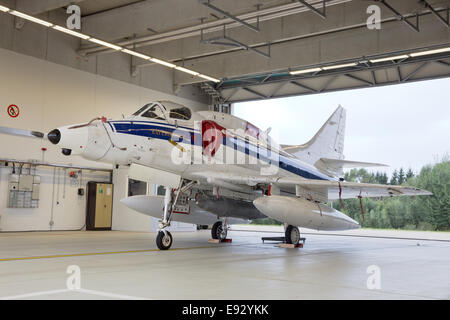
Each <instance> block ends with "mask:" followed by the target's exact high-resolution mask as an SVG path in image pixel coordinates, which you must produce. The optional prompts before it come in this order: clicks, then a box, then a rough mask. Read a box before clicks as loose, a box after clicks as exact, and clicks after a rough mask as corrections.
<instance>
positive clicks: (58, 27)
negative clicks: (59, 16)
mask: <svg viewBox="0 0 450 320" xmlns="http://www.w3.org/2000/svg"><path fill="white" fill-rule="evenodd" d="M53 29H55V30H58V31H61V32H64V33H67V34H70V35H71V36H74V37H78V38H81V39H83V40H88V39H89V38H90V36H87V35H85V34H82V33H79V32H76V31H73V30H70V29H66V28H63V27H61V26H53Z"/></svg>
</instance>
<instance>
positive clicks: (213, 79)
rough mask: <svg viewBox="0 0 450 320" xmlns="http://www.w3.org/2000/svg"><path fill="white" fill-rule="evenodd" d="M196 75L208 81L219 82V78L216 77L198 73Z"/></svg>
mask: <svg viewBox="0 0 450 320" xmlns="http://www.w3.org/2000/svg"><path fill="white" fill-rule="evenodd" d="M198 76H199V77H200V78H203V79H206V80H209V81H212V82H216V83H218V82H220V80H219V79H216V78H213V77H209V76H205V75H204V74H199V75H198Z"/></svg>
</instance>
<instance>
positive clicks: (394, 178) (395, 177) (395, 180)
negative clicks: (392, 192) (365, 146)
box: [389, 169, 398, 185]
mask: <svg viewBox="0 0 450 320" xmlns="http://www.w3.org/2000/svg"><path fill="white" fill-rule="evenodd" d="M389 184H391V185H396V184H398V172H397V169H395V170H394V172H393V173H392V177H391V181H390V182H389Z"/></svg>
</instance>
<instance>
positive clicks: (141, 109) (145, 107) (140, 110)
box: [133, 103, 152, 116]
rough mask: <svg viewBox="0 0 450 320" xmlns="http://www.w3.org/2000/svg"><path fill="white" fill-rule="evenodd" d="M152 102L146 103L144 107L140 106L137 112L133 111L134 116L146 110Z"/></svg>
mask: <svg viewBox="0 0 450 320" xmlns="http://www.w3.org/2000/svg"><path fill="white" fill-rule="evenodd" d="M151 105H152V104H151V103H149V104H146V105H145V106H143V107H142V108H140V109H139V110H138V111H136V112H135V113H133V116H139V115H140V114H141V113H142V112H144V111H145V110H146V109H147V108H148V107H150V106H151Z"/></svg>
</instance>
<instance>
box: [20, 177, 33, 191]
mask: <svg viewBox="0 0 450 320" xmlns="http://www.w3.org/2000/svg"><path fill="white" fill-rule="evenodd" d="M33 180H34V178H33V176H25V175H21V176H20V177H19V191H28V192H31V191H33Z"/></svg>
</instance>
